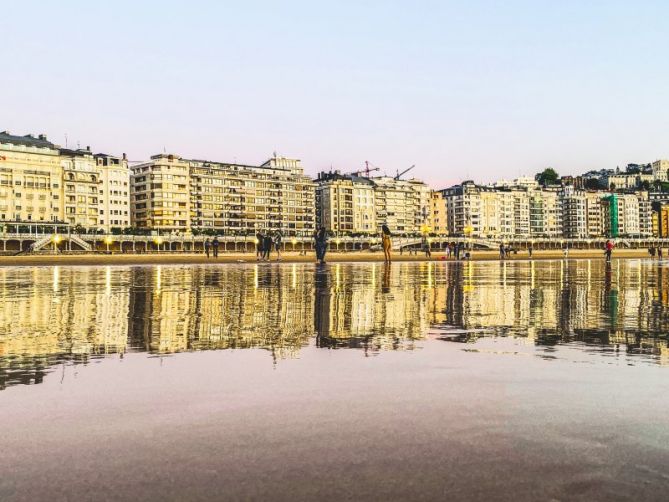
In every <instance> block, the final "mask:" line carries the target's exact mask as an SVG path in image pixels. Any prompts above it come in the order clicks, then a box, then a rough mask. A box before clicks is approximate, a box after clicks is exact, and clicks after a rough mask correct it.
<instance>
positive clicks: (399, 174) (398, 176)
mask: <svg viewBox="0 0 669 502" xmlns="http://www.w3.org/2000/svg"><path fill="white" fill-rule="evenodd" d="M414 167H416V164H414V165H413V166H411V167H410V168H408V169H405V170H404V171H402V172H400V171H399V169H398V170H397V174H396V175H395V181H397V180H399V179H400V178H401V177H402V176H404V175H405V174H406V173H408V172H409V171H411V170H412V169H413V168H414Z"/></svg>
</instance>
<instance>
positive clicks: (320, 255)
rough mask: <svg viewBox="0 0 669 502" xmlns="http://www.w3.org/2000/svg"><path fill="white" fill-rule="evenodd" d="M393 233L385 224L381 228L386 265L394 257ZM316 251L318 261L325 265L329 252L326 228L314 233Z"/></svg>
mask: <svg viewBox="0 0 669 502" xmlns="http://www.w3.org/2000/svg"><path fill="white" fill-rule="evenodd" d="M391 237H392V233H391V232H390V228H388V225H386V224H385V223H384V224H383V225H382V226H381V247H382V248H383V260H384V261H385V262H386V263H390V262H391V260H392V256H391V254H390V252H391V250H392V247H393V244H392V240H391ZM314 249H315V250H316V261H317V262H318V263H319V264H321V265H324V264H325V254H326V253H327V250H328V232H327V230H326V229H325V227H320V228H319V229H318V230H316V232H315V233H314Z"/></svg>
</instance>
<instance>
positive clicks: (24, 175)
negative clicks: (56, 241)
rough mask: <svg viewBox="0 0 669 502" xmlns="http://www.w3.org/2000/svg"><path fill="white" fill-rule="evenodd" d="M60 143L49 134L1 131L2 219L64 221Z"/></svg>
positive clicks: (0, 187) (0, 213)
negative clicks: (20, 133) (35, 134)
mask: <svg viewBox="0 0 669 502" xmlns="http://www.w3.org/2000/svg"><path fill="white" fill-rule="evenodd" d="M63 215H64V210H63V175H62V167H61V164H60V153H59V150H58V146H57V145H54V144H53V143H51V142H50V141H48V140H47V138H46V136H44V135H39V136H38V137H35V136H32V135H30V134H28V135H26V136H15V135H12V134H10V133H9V132H7V131H4V132H1V133H0V220H2V221H22V222H56V221H63Z"/></svg>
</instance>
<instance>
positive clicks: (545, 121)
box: [0, 0, 669, 188]
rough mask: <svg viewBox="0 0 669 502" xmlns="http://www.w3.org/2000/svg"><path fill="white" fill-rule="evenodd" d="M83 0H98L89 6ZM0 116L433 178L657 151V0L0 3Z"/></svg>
mask: <svg viewBox="0 0 669 502" xmlns="http://www.w3.org/2000/svg"><path fill="white" fill-rule="evenodd" d="M97 4H100V5H97ZM0 11H1V12H2V14H1V15H0V33H2V42H1V43H0V58H1V59H0V61H2V64H1V66H0V67H1V68H2V70H0V71H1V76H0V131H1V130H9V131H10V132H11V133H13V134H21V135H22V134H28V133H34V134H39V133H45V134H47V135H48V137H49V139H50V140H51V141H53V142H55V143H57V144H60V145H63V146H65V142H66V139H65V138H66V135H67V142H68V146H70V147H74V146H76V145H77V144H79V145H80V146H81V147H84V146H86V145H90V146H91V148H92V149H93V150H94V151H95V152H105V153H113V154H120V153H122V152H127V153H128V156H129V158H130V160H133V161H141V160H146V159H148V158H149V156H150V155H153V154H156V153H161V152H163V151H167V152H168V153H176V154H179V155H181V156H183V157H186V158H198V159H208V160H216V161H222V162H239V163H247V164H259V163H261V162H263V161H265V160H266V159H267V158H269V157H270V156H272V154H273V152H276V153H277V154H278V155H283V156H287V157H293V158H299V159H301V160H302V163H303V165H304V166H305V170H306V172H307V173H308V174H311V175H315V174H316V173H317V172H319V171H322V170H329V169H338V170H340V171H342V172H349V171H356V170H358V169H361V168H363V167H364V163H365V161H369V162H370V163H371V164H372V165H373V166H377V167H379V168H380V171H378V172H377V173H376V174H383V173H386V174H395V173H396V172H397V170H400V171H402V170H404V169H406V168H408V167H409V166H411V165H415V166H416V167H415V168H414V169H413V171H411V175H413V176H415V177H417V178H420V179H423V180H425V181H427V182H428V183H430V184H431V185H432V186H434V187H435V188H444V187H446V186H450V185H453V184H455V183H458V182H460V181H461V180H463V179H473V180H475V181H477V182H490V181H494V180H497V179H500V178H506V179H510V178H515V177H517V176H520V175H533V174H535V173H536V172H538V171H541V170H543V169H544V168H546V167H549V166H550V167H553V168H555V169H556V170H557V171H558V172H559V173H560V174H578V173H581V172H584V171H587V170H590V169H600V168H615V167H616V166H621V167H623V166H625V165H626V164H627V163H631V162H636V163H641V162H651V161H653V160H656V159H658V158H669V113H668V110H669V64H667V62H668V61H669V56H668V55H667V49H668V48H669V29H668V28H667V23H666V20H667V19H669V3H668V2H662V1H638V2H632V1H624V2H623V1H597V0H592V1H588V2H584V1H570V0H562V1H560V2H556V1H542V0H534V1H517V0H508V1H505V2H499V1H482V0H468V1H463V0H460V1H449V0H442V1H434V2H433V1H419V0H417V1H402V2H394V1H391V0H390V1H388V0H387V1H367V0H358V1H348V0H339V1H336V2H324V1H317V0H311V1H291V0H285V1H275V2H269V1H255V0H246V1H244V2H240V1H238V0H236V1H234V2H232V1H226V0H222V1H205V0H190V1H188V2H185V1H182V2H175V1H169V0H163V1H160V2H157V1H156V2H153V1H143V2H140V1H137V0H134V1H127V0H116V1H114V2H95V3H93V2H90V1H83V0H70V1H68V0H62V1H59V2H53V1H48V0H44V1H32V0H22V1H21V2H9V1H0Z"/></svg>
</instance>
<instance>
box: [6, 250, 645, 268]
mask: <svg viewBox="0 0 669 502" xmlns="http://www.w3.org/2000/svg"><path fill="white" fill-rule="evenodd" d="M326 258H327V261H329V262H335V263H337V262H338V263H344V262H382V261H383V253H381V252H369V251H360V252H347V253H334V252H331V253H328V254H327V257H326ZM563 258H564V254H563V253H562V251H559V250H550V251H534V253H533V254H532V259H533V260H555V259H563ZM568 258H569V259H601V260H603V259H604V252H603V251H601V250H592V249H588V250H570V251H569V256H568ZM613 258H614V259H621V258H637V259H638V258H650V255H649V254H648V251H647V250H646V249H624V250H616V251H614V253H613ZM446 259H447V258H446V256H445V255H444V254H443V253H432V258H426V257H425V255H424V254H423V253H419V254H417V255H410V254H408V253H404V254H399V253H393V261H397V262H415V261H443V260H446ZM448 259H449V260H453V259H452V258H448ZM471 259H472V260H474V261H481V260H499V253H498V252H497V251H494V250H489V251H474V253H472V257H471ZM527 259H529V255H528V254H527V252H524V251H523V252H519V253H518V254H516V255H512V256H511V257H510V258H508V259H507V260H508V261H516V260H527ZM256 261H257V260H256V257H255V254H252V253H225V254H223V253H221V254H220V255H219V256H218V258H213V257H211V258H207V257H206V256H205V255H204V254H202V253H178V252H173V253H147V254H130V253H128V254H121V253H119V254H104V253H97V254H72V255H65V254H60V255H49V254H38V255H20V256H0V267H3V266H5V267H7V266H22V265H24V266H47V265H75V266H76V265H187V264H201V263H256ZM271 261H272V262H274V261H276V255H272V260H271ZM315 261H316V260H315V257H314V255H313V253H308V254H307V255H301V254H299V253H285V254H283V255H282V258H281V262H283V263H312V262H315Z"/></svg>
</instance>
